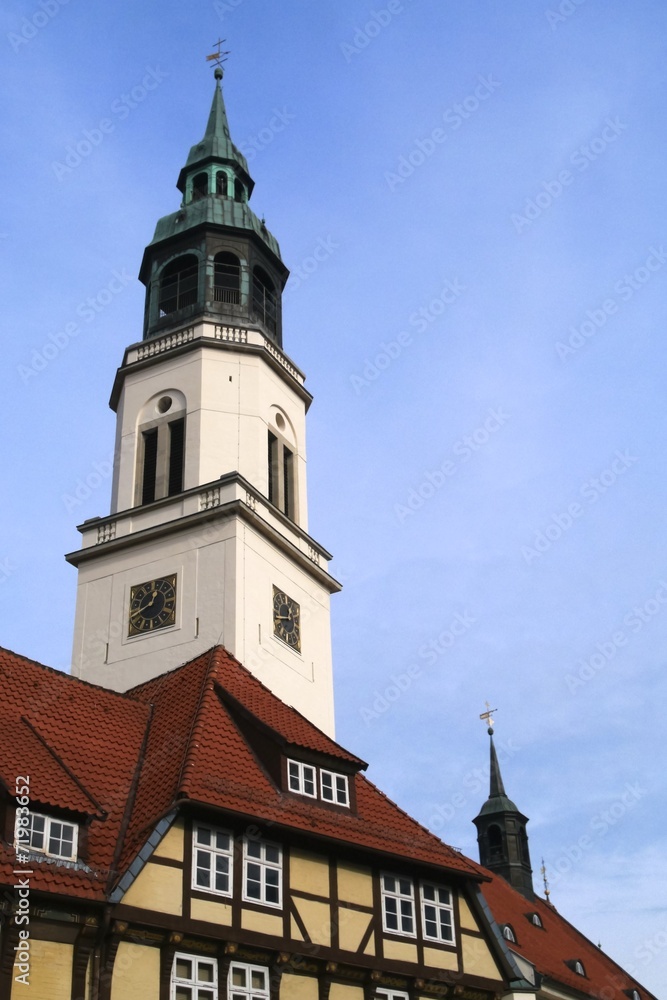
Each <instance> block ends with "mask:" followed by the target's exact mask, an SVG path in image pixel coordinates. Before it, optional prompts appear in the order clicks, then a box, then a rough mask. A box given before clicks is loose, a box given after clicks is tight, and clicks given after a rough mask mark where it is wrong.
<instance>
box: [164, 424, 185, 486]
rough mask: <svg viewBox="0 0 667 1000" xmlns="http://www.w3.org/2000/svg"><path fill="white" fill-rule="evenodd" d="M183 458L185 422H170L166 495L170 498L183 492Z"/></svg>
mask: <svg viewBox="0 0 667 1000" xmlns="http://www.w3.org/2000/svg"><path fill="white" fill-rule="evenodd" d="M184 458H185V420H184V419H183V418H182V417H181V419H180V420H172V421H171V423H170V424H169V483H168V489H167V495H168V496H170V497H172V496H173V495H174V494H175V493H180V492H181V491H182V490H183V460H184Z"/></svg>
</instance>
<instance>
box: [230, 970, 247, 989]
mask: <svg viewBox="0 0 667 1000" xmlns="http://www.w3.org/2000/svg"><path fill="white" fill-rule="evenodd" d="M245 979H246V976H245V969H243V968H239V966H238V965H233V966H232V986H245Z"/></svg>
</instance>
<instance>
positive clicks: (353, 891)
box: [338, 863, 373, 908]
mask: <svg viewBox="0 0 667 1000" xmlns="http://www.w3.org/2000/svg"><path fill="white" fill-rule="evenodd" d="M338 898H339V899H342V900H344V902H346V903H356V904H357V905H358V906H368V907H370V908H372V907H373V879H372V877H371V871H370V868H362V867H361V866H359V865H348V864H343V863H339V865H338Z"/></svg>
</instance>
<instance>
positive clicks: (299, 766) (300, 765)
mask: <svg viewBox="0 0 667 1000" xmlns="http://www.w3.org/2000/svg"><path fill="white" fill-rule="evenodd" d="M291 767H294V768H296V772H297V773H296V775H295V776H294V777H295V779H296V785H297V787H296V788H295V787H293V786H292V777H293V776H292V774H290V768H291ZM307 771H309V772H310V774H309V775H308V776H307V775H306V772H307ZM307 777H309V778H310V781H311V782H312V785H313V790H312V792H308V791H306V780H307ZM287 788H288V791H290V792H295V793H296V794H297V795H306V796H307V797H308V798H309V799H316V798H317V768H316V767H314V766H313V765H312V764H304V762H303V761H301V760H292V759H291V758H289V757H288V758H287Z"/></svg>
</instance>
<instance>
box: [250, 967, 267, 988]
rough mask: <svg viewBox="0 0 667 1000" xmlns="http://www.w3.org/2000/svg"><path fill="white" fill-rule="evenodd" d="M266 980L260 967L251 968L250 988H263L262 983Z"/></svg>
mask: <svg viewBox="0 0 667 1000" xmlns="http://www.w3.org/2000/svg"><path fill="white" fill-rule="evenodd" d="M265 982H266V977H265V975H264V973H263V972H262V971H261V970H260V969H253V970H252V988H253V989H254V990H263V989H264V988H265V986H264V984H265Z"/></svg>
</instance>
